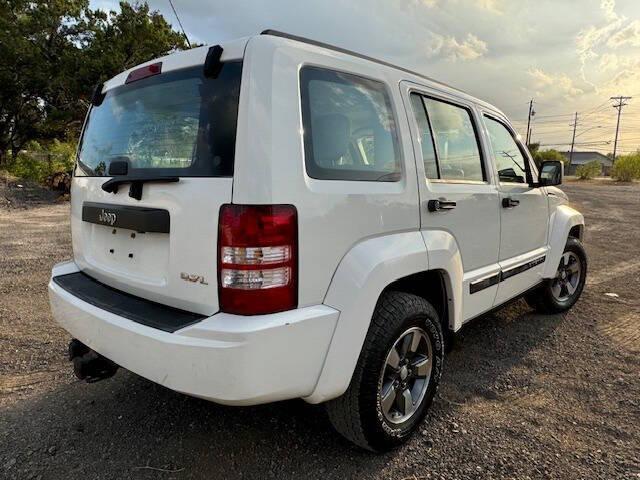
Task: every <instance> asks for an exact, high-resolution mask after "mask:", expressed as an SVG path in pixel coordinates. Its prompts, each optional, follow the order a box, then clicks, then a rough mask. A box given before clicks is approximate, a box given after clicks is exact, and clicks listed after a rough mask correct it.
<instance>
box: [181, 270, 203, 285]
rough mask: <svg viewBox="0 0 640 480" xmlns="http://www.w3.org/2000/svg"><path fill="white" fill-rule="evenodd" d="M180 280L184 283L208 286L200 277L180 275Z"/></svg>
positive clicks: (187, 274) (182, 273)
mask: <svg viewBox="0 0 640 480" xmlns="http://www.w3.org/2000/svg"><path fill="white" fill-rule="evenodd" d="M180 278H181V279H182V280H184V281H185V282H191V283H199V284H201V285H209V284H208V283H207V281H206V280H205V279H204V277H203V276H202V275H191V274H189V273H184V272H181V273H180Z"/></svg>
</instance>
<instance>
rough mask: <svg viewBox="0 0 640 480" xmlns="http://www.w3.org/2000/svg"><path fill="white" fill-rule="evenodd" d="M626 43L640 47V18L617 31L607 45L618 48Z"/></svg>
mask: <svg viewBox="0 0 640 480" xmlns="http://www.w3.org/2000/svg"><path fill="white" fill-rule="evenodd" d="M624 45H631V46H633V47H640V20H634V21H633V22H631V23H629V24H628V25H627V26H625V27H624V28H621V29H620V30H618V31H617V32H615V33H614V34H613V35H611V37H609V40H607V46H609V47H610V48H613V49H616V48H619V47H622V46H624Z"/></svg>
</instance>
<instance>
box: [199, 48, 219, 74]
mask: <svg viewBox="0 0 640 480" xmlns="http://www.w3.org/2000/svg"><path fill="white" fill-rule="evenodd" d="M222 51H223V49H222V47H221V46H220V45H214V46H213V47H211V48H210V49H209V51H208V52H207V59H206V60H205V61H204V76H205V77H207V78H218V75H219V74H220V70H222V62H221V61H220V59H221V58H222Z"/></svg>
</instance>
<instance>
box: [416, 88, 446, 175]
mask: <svg viewBox="0 0 640 480" xmlns="http://www.w3.org/2000/svg"><path fill="white" fill-rule="evenodd" d="M411 106H412V108H413V114H414V115H415V117H416V123H417V124H418V135H419V136H420V137H419V139H418V141H419V142H420V148H421V149H422V162H423V163H424V173H425V176H426V177H427V178H440V175H439V174H438V163H437V160H436V150H435V147H434V145H433V136H432V135H431V127H430V126H429V119H428V118H427V111H426V110H425V108H424V103H423V102H422V97H421V96H420V95H418V94H417V93H412V94H411Z"/></svg>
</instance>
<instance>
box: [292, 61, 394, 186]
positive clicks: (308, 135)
mask: <svg viewBox="0 0 640 480" xmlns="http://www.w3.org/2000/svg"><path fill="white" fill-rule="evenodd" d="M300 84H301V94H302V123H303V127H304V149H305V163H306V169H307V174H308V175H309V176H310V177H312V178H318V179H323V180H368V181H379V182H394V181H398V180H399V179H400V177H401V166H400V165H401V156H400V148H399V144H398V134H397V129H396V121H395V118H394V116H393V109H392V107H391V100H390V98H389V94H388V92H387V90H386V88H385V86H384V84H383V83H381V82H376V81H373V80H369V79H366V78H362V77H359V76H356V75H351V74H348V73H341V72H335V71H331V70H326V69H322V68H317V67H304V68H303V69H302V70H301V72H300Z"/></svg>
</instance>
